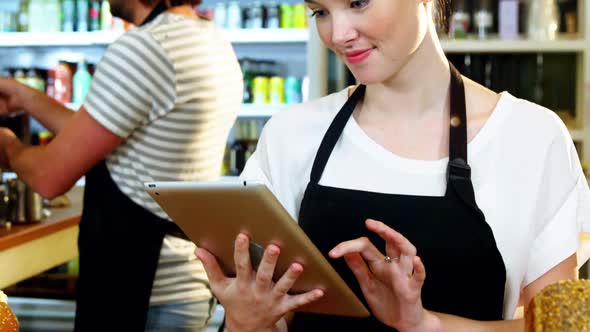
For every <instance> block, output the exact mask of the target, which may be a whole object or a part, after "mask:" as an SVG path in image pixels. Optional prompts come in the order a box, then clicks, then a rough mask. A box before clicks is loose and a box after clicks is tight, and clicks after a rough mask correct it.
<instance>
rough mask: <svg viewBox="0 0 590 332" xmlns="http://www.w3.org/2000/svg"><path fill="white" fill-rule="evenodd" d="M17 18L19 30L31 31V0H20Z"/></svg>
mask: <svg viewBox="0 0 590 332" xmlns="http://www.w3.org/2000/svg"><path fill="white" fill-rule="evenodd" d="M17 19H18V22H17V31H18V32H27V31H29V0H21V1H20V3H19V6H18V13H17Z"/></svg>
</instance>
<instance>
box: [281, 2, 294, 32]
mask: <svg viewBox="0 0 590 332" xmlns="http://www.w3.org/2000/svg"><path fill="white" fill-rule="evenodd" d="M280 11H281V28H282V29H291V28H294V27H295V22H294V21H293V6H292V5H289V4H286V3H284V4H281V7H280Z"/></svg>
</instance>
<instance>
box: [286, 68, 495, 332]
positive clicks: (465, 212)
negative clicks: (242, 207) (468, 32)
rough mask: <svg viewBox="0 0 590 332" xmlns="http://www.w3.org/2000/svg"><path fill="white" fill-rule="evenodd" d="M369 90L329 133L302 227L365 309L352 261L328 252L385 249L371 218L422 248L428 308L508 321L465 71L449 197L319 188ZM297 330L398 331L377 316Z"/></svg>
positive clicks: (454, 118)
mask: <svg viewBox="0 0 590 332" xmlns="http://www.w3.org/2000/svg"><path fill="white" fill-rule="evenodd" d="M365 90H366V87H365V86H363V85H361V86H359V87H358V88H357V89H356V91H355V92H354V93H353V94H352V96H351V97H350V98H349V100H348V101H347V102H346V104H345V105H344V106H343V107H342V109H341V110H340V112H339V113H338V115H337V116H336V117H335V119H334V120H333V122H332V124H331V125H330V127H329V129H328V131H327V133H326V135H325V136H324V139H323V141H322V143H321V145H320V148H319V150H318V153H317V155H316V158H315V161H314V164H313V168H312V171H311V180H310V182H309V184H308V186H307V189H306V191H305V195H304V196H303V201H302V203H301V210H300V214H299V224H300V226H301V227H302V228H303V230H304V231H305V232H306V233H307V235H308V236H309V237H310V238H311V240H312V241H313V242H314V243H315V244H316V246H318V248H319V249H320V251H321V252H322V253H323V254H324V255H325V256H326V257H327V258H328V260H329V261H330V262H331V264H332V266H333V267H334V268H335V269H336V271H337V272H338V273H339V274H340V276H342V278H343V279H344V280H345V281H346V283H347V284H348V285H349V286H350V287H351V288H352V290H353V291H354V292H355V293H356V295H357V296H358V297H359V298H360V299H362V301H363V303H365V304H367V302H366V300H365V299H364V296H363V294H362V291H361V289H360V286H359V285H358V282H357V280H356V278H355V277H354V274H353V273H352V271H351V270H350V269H349V268H348V266H347V265H346V263H345V262H344V259H338V260H334V259H331V258H329V257H328V252H329V251H330V250H331V249H332V248H334V247H335V246H336V245H337V244H339V243H341V242H343V241H347V240H351V239H356V238H358V237H362V236H366V237H368V238H369V239H370V240H371V242H373V243H374V244H375V245H376V246H377V248H378V249H380V250H382V251H384V250H385V242H384V241H383V240H382V239H381V238H380V237H378V236H377V235H375V234H374V233H371V232H369V231H368V230H367V229H366V227H365V220H366V219H368V218H372V219H376V220H379V221H382V222H384V223H385V224H387V225H389V226H390V227H392V228H394V229H395V230H397V231H398V232H400V233H402V234H403V235H404V236H406V237H407V238H408V239H409V240H410V241H411V242H412V243H413V244H414V245H415V246H416V248H417V249H418V255H419V256H420V258H421V259H422V261H423V263H424V265H425V267H426V275H427V277H426V281H425V283H424V287H423V289H422V301H423V305H424V307H425V308H426V309H428V310H432V311H436V312H442V313H448V314H453V315H458V316H462V317H466V318H471V319H476V320H502V316H503V315H502V312H503V303H504V287H505V283H506V269H505V266H504V262H503V260H502V256H501V255H500V252H499V251H498V248H497V246H496V242H495V239H494V235H493V233H492V229H491V228H490V226H489V225H488V224H487V223H486V221H485V217H484V215H483V213H482V211H481V210H480V209H479V208H478V206H477V204H476V201H475V195H474V191H473V186H472V183H471V170H470V168H469V165H468V163H467V126H466V115H465V112H466V110H465V90H464V86H463V81H462V78H461V75H460V73H459V72H458V71H457V70H456V69H455V68H454V67H452V65H451V129H450V149H449V164H448V171H447V189H446V193H445V196H444V197H426V196H410V195H393V194H383V193H374V192H365V191H357V190H349V189H340V188H333V187H326V186H322V185H320V184H319V181H320V178H321V176H322V173H323V171H324V168H325V166H326V163H327V161H328V159H329V158H330V154H331V153H332V151H333V149H334V146H335V144H336V142H337V141H338V140H339V138H340V135H341V134H342V131H343V130H344V127H345V126H346V123H347V122H348V121H349V119H350V117H351V115H352V113H353V111H354V109H355V106H356V105H357V103H358V102H359V100H360V99H361V98H363V96H364V94H365ZM352 158H354V156H352ZM350 176H359V174H351V175H350ZM367 308H368V307H367ZM289 331H306V332H307V331H372V332H376V331H391V328H389V327H387V326H385V325H384V324H382V323H381V322H379V321H378V320H377V319H375V318H374V317H373V316H371V317H369V318H361V319H359V318H349V317H336V316H326V315H316V314H307V313H297V314H295V317H294V320H293V323H292V325H291V328H290V329H289Z"/></svg>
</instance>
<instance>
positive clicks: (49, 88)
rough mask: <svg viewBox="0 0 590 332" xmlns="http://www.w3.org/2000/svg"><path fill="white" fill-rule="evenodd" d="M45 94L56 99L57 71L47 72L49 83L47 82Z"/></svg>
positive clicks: (50, 70) (49, 70)
mask: <svg viewBox="0 0 590 332" xmlns="http://www.w3.org/2000/svg"><path fill="white" fill-rule="evenodd" d="M45 94H46V95H47V96H49V97H50V98H55V70H54V69H48V70H47V81H46V82H45Z"/></svg>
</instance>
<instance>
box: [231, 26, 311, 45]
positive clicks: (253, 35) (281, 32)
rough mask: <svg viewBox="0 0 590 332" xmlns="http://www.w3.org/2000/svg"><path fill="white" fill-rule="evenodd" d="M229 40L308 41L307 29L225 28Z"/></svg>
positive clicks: (249, 41)
mask: <svg viewBox="0 0 590 332" xmlns="http://www.w3.org/2000/svg"><path fill="white" fill-rule="evenodd" d="M225 33H226V35H227V36H228V38H229V40H230V41H231V42H232V43H235V44H244V43H307V41H308V40H309V31H308V30H307V29H236V30H225Z"/></svg>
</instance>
